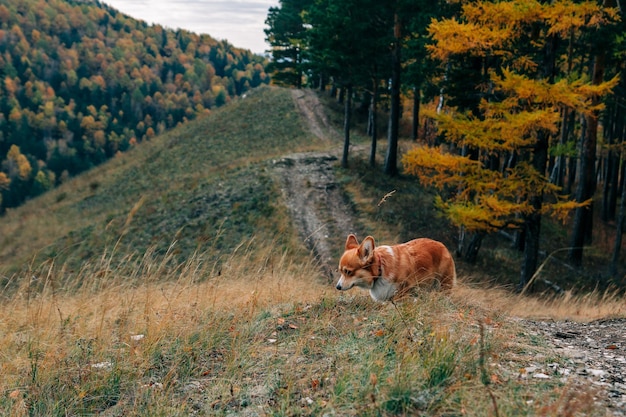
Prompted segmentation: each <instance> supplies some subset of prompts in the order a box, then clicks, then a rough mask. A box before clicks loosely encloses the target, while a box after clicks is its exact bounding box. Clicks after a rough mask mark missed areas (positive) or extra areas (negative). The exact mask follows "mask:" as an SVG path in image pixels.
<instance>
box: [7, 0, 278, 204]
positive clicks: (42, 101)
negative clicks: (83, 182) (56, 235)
mask: <svg viewBox="0 0 626 417" xmlns="http://www.w3.org/2000/svg"><path fill="white" fill-rule="evenodd" d="M266 64H267V62H266V59H265V58H264V57H261V56H257V55H254V54H252V53H251V52H250V51H247V50H242V49H238V48H235V47H233V46H232V45H230V44H229V43H228V42H226V41H217V40H215V39H213V38H211V37H210V36H208V35H197V34H194V33H191V32H188V31H185V30H176V31H174V30H170V29H165V28H163V27H161V26H159V25H148V24H146V23H145V22H143V21H137V20H135V19H133V18H131V17H129V16H126V15H124V14H122V13H120V12H118V11H117V10H115V9H113V8H111V7H109V6H106V5H104V4H102V3H100V2H98V1H63V0H6V1H3V2H2V4H0V81H1V82H0V192H1V196H0V199H1V200H0V213H2V212H3V211H4V209H6V208H7V207H16V206H18V205H20V204H21V203H22V202H23V201H24V200H25V199H27V198H30V197H33V196H36V195H38V194H40V193H42V192H44V191H46V190H48V189H50V188H52V187H54V186H55V185H58V184H60V183H62V182H64V181H66V180H67V179H68V178H69V177H71V176H74V175H76V174H78V173H80V172H83V171H85V170H86V169H90V168H91V167H93V166H96V165H98V164H100V163H102V162H104V161H105V160H107V159H109V158H111V157H113V156H114V155H116V154H117V153H118V152H125V151H127V150H128V149H129V148H130V147H132V146H134V144H136V143H138V142H142V141H145V140H149V139H152V138H154V137H155V136H156V135H158V134H160V133H163V132H165V131H167V130H168V129H171V128H173V127H175V126H177V125H179V124H180V123H183V122H186V121H188V120H192V119H194V118H196V117H198V116H199V115H205V114H208V113H210V112H211V111H212V110H213V109H215V108H218V107H220V106H222V105H224V104H226V103H228V102H230V101H231V100H232V99H233V98H234V97H237V96H239V95H241V94H243V93H244V92H246V91H248V90H249V89H251V88H254V87H257V86H259V85H262V84H267V83H268V82H269V77H268V76H267V74H266V73H265V66H266Z"/></svg>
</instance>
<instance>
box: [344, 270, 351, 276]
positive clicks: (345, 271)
mask: <svg viewBox="0 0 626 417" xmlns="http://www.w3.org/2000/svg"><path fill="white" fill-rule="evenodd" d="M343 273H344V274H345V275H347V276H351V275H352V271H349V270H347V269H344V270H343Z"/></svg>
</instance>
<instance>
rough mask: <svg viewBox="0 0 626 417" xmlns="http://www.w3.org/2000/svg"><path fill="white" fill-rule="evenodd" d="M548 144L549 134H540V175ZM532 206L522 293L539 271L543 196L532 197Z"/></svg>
mask: <svg viewBox="0 0 626 417" xmlns="http://www.w3.org/2000/svg"><path fill="white" fill-rule="evenodd" d="M548 143H549V137H548V133H547V132H540V134H539V135H538V138H537V144H536V145H535V149H534V152H533V167H534V168H535V170H537V172H540V173H542V172H545V170H546V167H547V164H548ZM530 204H531V206H532V207H533V212H532V214H530V215H528V216H527V217H526V221H525V222H524V260H523V261H522V270H521V274H520V281H519V285H518V290H520V291H522V290H523V289H524V288H525V287H526V285H527V284H528V282H529V281H530V279H531V278H532V277H533V275H534V274H535V271H537V265H538V262H539V236H540V233H541V208H542V206H543V195H537V196H534V197H532V198H531V199H530Z"/></svg>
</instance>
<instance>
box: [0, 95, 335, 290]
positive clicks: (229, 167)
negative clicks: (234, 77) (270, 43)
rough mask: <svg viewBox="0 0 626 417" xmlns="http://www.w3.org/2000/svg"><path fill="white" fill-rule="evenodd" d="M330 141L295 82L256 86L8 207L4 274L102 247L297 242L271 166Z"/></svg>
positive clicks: (2, 227)
mask: <svg viewBox="0 0 626 417" xmlns="http://www.w3.org/2000/svg"><path fill="white" fill-rule="evenodd" d="M324 145H326V141H324V140H321V139H319V138H317V137H316V136H314V135H312V134H311V133H309V132H307V131H306V130H305V129H304V126H303V125H302V123H301V119H300V114H299V112H298V110H297V109H296V107H294V104H293V99H292V96H291V93H290V91H289V90H282V89H272V88H269V87H268V88H261V89H257V90H254V91H252V92H250V93H249V94H248V95H246V97H245V99H240V100H238V101H236V102H234V103H232V104H231V105H229V106H226V107H225V108H222V109H219V110H216V111H215V112H213V113H212V114H210V115H208V116H205V117H201V118H199V119H197V120H194V121H191V122H189V123H187V124H185V125H184V126H182V127H179V128H177V129H175V130H173V131H171V132H168V133H165V134H163V135H160V136H158V137H156V138H155V139H154V140H152V141H150V142H149V143H145V144H143V145H141V146H138V147H137V148H136V149H132V150H130V151H129V152H127V153H124V154H122V155H119V156H118V157H116V158H114V159H113V160H111V161H109V162H107V163H105V164H103V165H102V166H99V167H96V168H94V169H92V170H90V171H89V172H87V173H85V174H83V175H81V176H78V177H77V178H74V179H72V180H70V181H68V182H66V183H64V184H62V185H61V186H60V187H58V188H57V189H55V190H52V191H50V192H48V193H46V194H44V195H42V196H40V197H38V198H36V199H33V200H31V201H29V202H27V203H26V204H25V205H24V206H22V207H20V208H17V209H14V210H9V211H8V212H7V213H6V215H5V216H4V217H3V221H2V222H0V236H1V237H0V265H2V266H3V268H4V269H5V273H4V274H5V275H4V277H5V278H3V281H4V282H6V280H7V278H6V277H7V276H8V275H9V274H10V272H6V271H7V269H8V270H9V271H16V270H19V269H23V268H24V267H26V266H27V265H31V266H32V265H40V264H41V263H43V262H44V261H46V260H53V261H54V262H55V263H56V264H57V265H62V264H65V265H66V266H67V268H69V269H70V270H72V271H76V270H78V269H80V268H81V267H82V266H83V265H84V264H85V263H93V262H99V261H100V260H101V257H102V256H104V257H106V258H107V262H109V263H111V264H112V265H118V264H120V263H123V262H126V261H128V260H129V258H130V257H137V258H138V259H141V257H142V256H143V255H144V254H145V253H146V252H148V251H150V252H153V253H155V254H163V253H166V252H168V251H170V252H172V254H174V255H175V256H176V259H177V260H184V259H186V258H187V257H189V256H190V255H191V254H193V253H194V252H195V251H196V250H198V251H201V252H208V253H209V254H208V255H207V256H210V261H212V262H215V261H217V260H218V259H219V258H220V256H221V255H222V254H224V253H230V252H231V251H232V250H233V249H234V248H235V247H236V246H238V245H239V244H241V243H242V242H244V241H245V240H247V239H250V238H252V237H256V238H258V239H259V240H260V241H272V242H273V244H274V245H276V246H277V247H283V248H285V250H287V249H289V250H291V248H292V246H293V242H292V241H291V239H292V238H293V236H294V234H293V232H292V230H293V229H292V228H291V224H290V222H289V221H288V219H287V216H286V215H285V214H286V212H285V207H284V206H282V205H281V204H280V203H279V201H280V197H279V196H280V190H279V188H278V187H277V186H276V184H275V183H274V182H273V181H272V180H271V176H270V172H269V171H268V167H271V160H272V158H276V157H278V156H281V155H282V154H283V153H284V151H285V149H289V150H290V151H293V152H296V151H302V150H311V149H316V148H319V147H320V146H324ZM268 164H269V165H268ZM297 250H298V248H297V247H296V251H297ZM104 254H106V255H104ZM69 279H71V278H68V280H69Z"/></svg>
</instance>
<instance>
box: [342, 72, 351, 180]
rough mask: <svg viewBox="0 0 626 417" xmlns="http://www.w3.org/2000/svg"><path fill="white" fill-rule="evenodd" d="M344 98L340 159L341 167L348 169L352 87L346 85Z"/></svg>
mask: <svg viewBox="0 0 626 417" xmlns="http://www.w3.org/2000/svg"><path fill="white" fill-rule="evenodd" d="M341 90H342V91H343V90H346V92H345V97H344V113H343V156H342V157H341V167H342V168H347V167H348V152H349V151H350V123H351V121H352V120H351V116H352V86H351V85H348V86H347V87H346V88H342V89H341Z"/></svg>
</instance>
